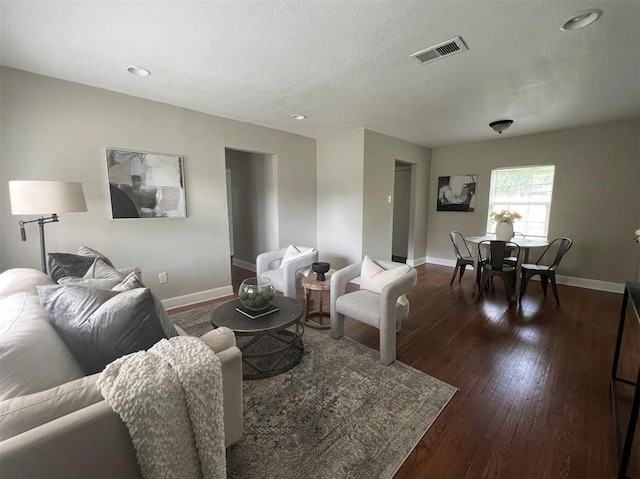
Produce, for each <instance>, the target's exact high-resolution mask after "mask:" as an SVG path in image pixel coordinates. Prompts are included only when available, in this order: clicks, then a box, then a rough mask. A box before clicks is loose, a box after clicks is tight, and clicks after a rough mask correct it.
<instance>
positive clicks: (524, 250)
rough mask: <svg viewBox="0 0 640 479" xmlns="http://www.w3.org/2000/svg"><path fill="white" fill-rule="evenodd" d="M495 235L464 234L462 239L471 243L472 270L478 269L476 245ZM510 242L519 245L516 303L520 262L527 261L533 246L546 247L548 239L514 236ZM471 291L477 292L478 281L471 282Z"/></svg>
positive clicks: (518, 291) (518, 299)
mask: <svg viewBox="0 0 640 479" xmlns="http://www.w3.org/2000/svg"><path fill="white" fill-rule="evenodd" d="M495 239H496V237H495V236H494V235H484V236H465V238H464V240H465V241H466V242H467V243H471V244H472V246H471V247H470V248H469V249H470V250H471V254H473V270H474V271H478V268H479V265H478V261H479V255H478V245H479V244H480V243H481V242H482V241H491V240H495ZM509 241H510V242H511V243H515V244H517V245H518V246H520V254H519V255H518V262H517V263H516V285H515V286H516V287H515V292H514V293H515V301H516V304H519V303H520V265H522V263H528V262H529V251H530V250H532V249H534V248H546V247H547V246H549V241H547V239H546V238H521V237H514V238H511V239H510V240H509ZM473 284H474V287H473V293H474V294H475V295H477V294H478V288H479V285H478V282H477V281H474V282H473Z"/></svg>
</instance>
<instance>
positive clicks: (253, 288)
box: [238, 278, 275, 311]
mask: <svg viewBox="0 0 640 479" xmlns="http://www.w3.org/2000/svg"><path fill="white" fill-rule="evenodd" d="M274 296H275V288H274V287H273V285H272V284H271V280H270V279H266V278H247V279H245V280H244V281H243V282H242V284H240V289H238V297H239V298H240V302H241V303H242V305H243V306H244V307H245V308H247V309H249V310H251V311H262V310H264V309H267V308H268V307H269V305H270V304H271V300H272V299H273V298H274Z"/></svg>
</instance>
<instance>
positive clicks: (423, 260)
mask: <svg viewBox="0 0 640 479" xmlns="http://www.w3.org/2000/svg"><path fill="white" fill-rule="evenodd" d="M425 263H427V257H426V256H423V257H422V258H416V259H411V258H407V264H408V265H409V266H414V267H415V266H420V265H421V264H425ZM454 264H455V263H454Z"/></svg>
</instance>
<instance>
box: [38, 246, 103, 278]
mask: <svg viewBox="0 0 640 479" xmlns="http://www.w3.org/2000/svg"><path fill="white" fill-rule="evenodd" d="M93 261H94V258H91V257H90V256H82V255H79V254H71V253H49V276H51V279H53V280H54V281H58V280H59V279H60V278H64V277H65V276H75V277H78V278H82V277H83V276H84V275H85V274H86V273H87V271H89V268H91V265H92V264H93Z"/></svg>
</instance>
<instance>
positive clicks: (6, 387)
mask: <svg viewBox="0 0 640 479" xmlns="http://www.w3.org/2000/svg"><path fill="white" fill-rule="evenodd" d="M48 284H55V283H53V281H52V280H51V279H50V278H49V277H48V276H47V275H45V274H44V273H42V272H40V271H37V270H33V269H23V268H20V269H12V270H8V271H5V272H4V273H2V274H0V477H2V478H4V479H9V478H44V477H46V478H65V479H69V478H116V477H117V478H140V477H141V473H140V469H139V467H138V463H137V460H136V455H135V450H134V447H133V445H132V443H131V439H130V437H129V433H128V431H127V428H126V426H125V425H124V423H123V422H122V421H121V420H120V417H119V416H118V415H117V414H116V413H114V412H113V411H112V410H111V408H110V406H109V405H108V404H107V403H106V402H105V400H104V399H103V397H102V396H101V394H100V392H99V391H98V389H97V387H96V386H95V381H96V378H97V376H98V374H93V375H91V376H85V374H84V372H83V370H82V367H81V366H80V364H79V362H78V361H77V360H76V358H74V356H73V354H72V353H71V350H70V349H69V348H68V347H67V346H66V344H65V342H64V341H63V340H62V339H61V338H60V336H59V335H58V334H57V333H56V330H55V329H54V328H53V327H52V326H51V324H50V323H49V321H48V320H47V316H46V313H45V311H44V310H43V309H42V307H41V305H40V300H39V296H38V293H37V290H36V285H48ZM179 332H180V331H179ZM181 334H183V333H182V332H181ZM201 340H202V341H204V342H205V343H206V344H207V345H208V346H209V347H211V349H212V350H213V351H214V352H215V353H216V354H217V355H218V357H219V358H220V360H221V363H222V375H223V390H224V429H225V444H226V445H227V446H229V445H231V444H233V443H235V442H237V441H238V440H239V439H240V438H241V436H242V362H241V353H240V350H239V349H238V348H237V347H236V342H235V336H234V334H233V332H232V331H231V330H229V329H226V328H219V329H217V330H214V331H211V332H209V333H207V334H206V335H204V336H202V337H201Z"/></svg>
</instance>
